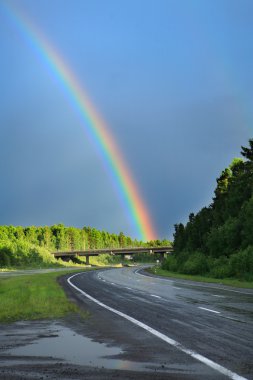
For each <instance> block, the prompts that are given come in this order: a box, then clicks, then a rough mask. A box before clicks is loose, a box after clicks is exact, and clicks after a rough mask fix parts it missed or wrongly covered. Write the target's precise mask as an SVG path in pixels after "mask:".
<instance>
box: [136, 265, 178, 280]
mask: <svg viewBox="0 0 253 380" xmlns="http://www.w3.org/2000/svg"><path fill="white" fill-rule="evenodd" d="M141 269H143V268H140V269H137V270H136V271H135V272H134V273H135V274H138V276H142V277H146V279H148V278H150V279H151V278H152V276H147V275H145V274H142V273H139V271H140V270H141ZM156 280H163V278H159V277H157V278H156ZM166 281H168V282H173V280H166Z"/></svg>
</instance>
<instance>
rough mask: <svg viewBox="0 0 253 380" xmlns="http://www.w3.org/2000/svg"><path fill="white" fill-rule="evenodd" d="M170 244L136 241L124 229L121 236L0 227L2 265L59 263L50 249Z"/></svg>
mask: <svg viewBox="0 0 253 380" xmlns="http://www.w3.org/2000/svg"><path fill="white" fill-rule="evenodd" d="M154 245H155V246H157V245H169V241H167V240H163V241H159V240H156V241H150V242H148V243H143V242H141V241H138V240H132V239H131V238H130V237H128V236H125V235H124V234H123V233H122V232H120V234H119V235H117V234H110V233H108V232H105V231H99V230H97V229H95V228H91V227H84V228H82V229H80V228H74V227H65V226H64V225H63V224H58V225H54V226H51V227H48V226H45V227H35V226H31V227H14V226H0V267H6V266H18V265H22V266H24V265H33V264H43V263H44V264H52V263H56V261H55V260H54V259H53V256H52V255H51V254H50V252H53V251H57V250H62V251H71V250H85V249H89V248H91V249H93V248H108V247H109V248H119V247H122V248H123V247H139V246H154Z"/></svg>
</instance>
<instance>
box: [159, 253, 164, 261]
mask: <svg viewBox="0 0 253 380" xmlns="http://www.w3.org/2000/svg"><path fill="white" fill-rule="evenodd" d="M159 253H160V258H161V260H163V259H164V257H165V252H159Z"/></svg>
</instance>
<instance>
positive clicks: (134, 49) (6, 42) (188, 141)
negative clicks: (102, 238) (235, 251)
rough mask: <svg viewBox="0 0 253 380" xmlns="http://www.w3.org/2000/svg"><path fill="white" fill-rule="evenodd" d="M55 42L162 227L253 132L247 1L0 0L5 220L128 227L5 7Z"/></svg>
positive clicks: (252, 39) (191, 203)
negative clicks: (25, 18) (115, 142)
mask: <svg viewBox="0 0 253 380" xmlns="http://www.w3.org/2000/svg"><path fill="white" fill-rule="evenodd" d="M4 4H10V5H11V7H13V8H14V9H20V10H22V11H23V12H24V13H25V14H26V15H27V17H28V18H29V19H30V20H31V21H32V22H33V23H34V24H35V25H36V26H37V27H38V28H39V29H40V30H41V32H42V33H43V34H44V35H45V36H46V37H47V39H48V40H49V41H50V42H51V44H53V46H55V47H56V48H57V50H58V51H59V52H60V53H61V55H62V56H63V57H64V59H65V60H66V62H67V63H68V64H69V66H70V67H71V69H72V71H73V72H74V73H75V75H76V76H77V77H78V79H79V82H80V84H81V85H82V86H83V87H84V88H85V89H86V90H87V92H88V93H89V95H90V97H91V99H92V100H93V103H94V104H95V106H96V108H97V109H98V111H99V112H100V114H101V115H102V116H103V117H104V119H105V120H106V121H107V123H108V125H109V128H110V130H111V132H112V133H113V135H114V136H115V138H116V141H117V142H118V145H119V147H120V149H121V150H122V153H123V155H124V157H125V159H126V162H127V163H128V166H129V168H130V170H131V172H132V173H133V176H134V178H135V180H136V182H137V184H138V187H139V189H140V193H141V194H142V196H143V199H144V200H145V202H146V204H147V206H148V208H149V211H150V213H151V216H152V220H153V222H154V225H155V226H156V229H157V231H158V234H159V237H171V236H172V233H173V224H175V223H178V222H180V221H182V222H185V221H186V220H187V217H188V214H189V213H190V212H192V211H193V212H196V211H198V210H199V209H200V208H201V207H203V206H204V205H208V204H209V203H210V202H211V200H212V196H213V190H214V187H215V184H216V178H217V177H218V176H219V174H220V172H221V170H222V169H223V168H225V167H226V166H228V165H229V163H230V162H231V160H232V158H233V157H235V156H239V154H240V146H241V145H247V142H248V139H249V138H251V137H252V135H253V134H252V122H253V109H252V100H253V71H252V67H253V49H252V46H253V3H252V1H251V0H238V1H234V0H229V1H225V0H219V1H214V0H212V1H208V0H205V1H201V0H199V1H193V0H192V1H191V0H187V1H186V0H185V1H183V0H181V1H178V0H177V1H170V0H166V1H161V0H152V1H148V0H145V1H144V0H135V1H129V0H120V1H117V0H110V1H109V0H108V1H107V0H106V1H102V0H100V1H96V0H95V1H94V0H92V1H91V0H89V1H88V0H80V1H79V0H74V1H70V0H69V1H68V0H66V1H62V0H54V1H49V0H43V1H42V0H36V1H33V0H32V1H28V0H27V1H26V0H19V1H5V0H1V1H0V20H1V22H0V47H1V65H0V69H1V70H0V81H1V92H0V97H1V99H0V142H1V149H0V170H1V186H0V209H1V213H0V224H14V225H31V224H34V225H44V224H54V223H59V222H63V223H65V224H66V225H74V226H77V227H82V226H84V225H90V226H93V227H96V228H99V229H105V230H108V231H110V232H117V233H118V232H120V231H124V232H125V233H126V234H130V235H131V236H133V237H135V236H136V231H134V230H133V229H132V228H131V226H130V225H129V222H128V220H127V218H126V215H125V213H124V210H123V209H122V207H121V205H120V202H119V201H118V200H117V197H116V194H115V192H114V189H113V187H112V185H111V182H110V179H109V177H108V176H107V174H106V172H105V171H104V169H103V166H102V165H101V162H100V159H99V157H98V156H97V153H96V151H95V149H94V147H93V146H92V145H91V144H90V142H89V140H88V139H87V136H86V134H85V131H84V128H83V126H82V125H80V122H79V120H78V118H77V116H76V114H75V112H74V111H73V110H72V108H71V106H70V105H69V104H68V102H67V100H66V98H65V96H64V94H63V93H62V91H61V88H60V87H59V85H58V83H57V81H55V80H54V78H53V77H52V76H51V75H50V73H49V72H48V70H47V68H46V67H45V66H44V64H43V62H41V61H40V60H39V59H38V57H37V56H36V54H35V53H34V51H33V50H32V49H31V47H30V46H29V44H27V41H26V40H25V39H24V38H23V36H22V35H21V34H20V33H19V32H18V30H17V29H16V28H15V25H13V23H12V22H11V20H10V19H9V18H8V16H7V15H6V13H5V11H4V7H3V5H4Z"/></svg>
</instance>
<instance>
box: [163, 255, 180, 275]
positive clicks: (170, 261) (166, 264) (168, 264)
mask: <svg viewBox="0 0 253 380" xmlns="http://www.w3.org/2000/svg"><path fill="white" fill-rule="evenodd" d="M161 266H162V269H165V270H168V271H171V272H177V268H178V263H177V258H176V256H174V255H170V256H168V257H167V258H166V259H165V260H163V261H162V265H161Z"/></svg>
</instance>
